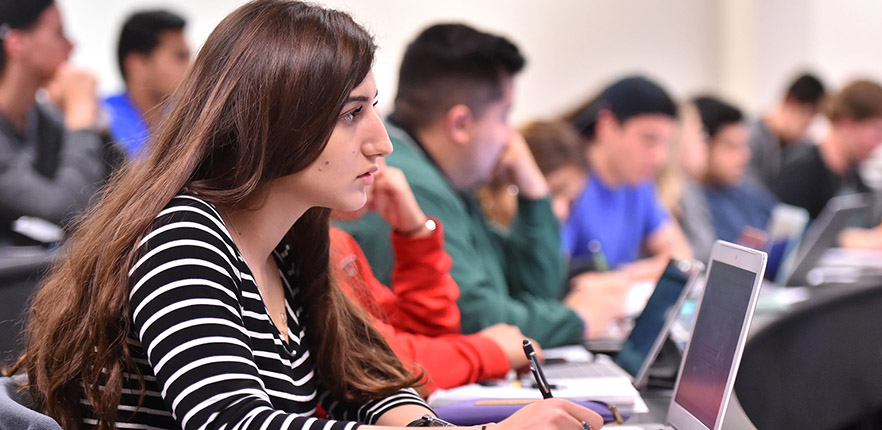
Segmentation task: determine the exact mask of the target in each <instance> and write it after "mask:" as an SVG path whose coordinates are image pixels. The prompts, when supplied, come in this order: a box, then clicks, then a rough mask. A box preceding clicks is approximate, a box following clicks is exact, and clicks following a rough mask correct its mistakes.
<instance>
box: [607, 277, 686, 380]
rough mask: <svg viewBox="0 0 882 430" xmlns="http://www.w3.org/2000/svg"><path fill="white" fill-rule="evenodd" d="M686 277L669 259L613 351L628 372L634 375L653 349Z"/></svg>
mask: <svg viewBox="0 0 882 430" xmlns="http://www.w3.org/2000/svg"><path fill="white" fill-rule="evenodd" d="M687 281H688V275H687V274H686V273H684V272H683V271H682V270H680V269H678V268H677V265H676V262H671V263H669V264H668V267H667V268H665V271H664V273H662V276H661V279H659V281H658V284H656V286H655V290H654V291H653V292H652V295H651V296H650V297H649V301H648V302H646V307H645V308H644V309H643V312H641V313H640V316H639V317H637V320H636V321H635V322H634V329H633V330H631V334H630V335H629V336H628V339H627V340H626V341H625V344H624V345H622V350H621V351H619V353H618V354H617V355H616V364H618V365H619V367H621V368H622V369H624V370H625V371H626V372H628V373H629V374H631V376H637V372H639V371H640V368H641V367H642V366H643V362H644V361H646V359H647V357H648V356H649V354H650V353H651V352H652V346H653V345H654V344H655V340H656V339H657V338H658V335H659V333H660V332H661V331H662V330H663V329H664V327H665V322H667V319H668V315H670V313H671V312H672V311H673V310H672V308H673V307H674V305H675V304H677V299H679V298H680V293H682V292H683V288H684V287H686V282H687Z"/></svg>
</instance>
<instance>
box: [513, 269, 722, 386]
mask: <svg viewBox="0 0 882 430" xmlns="http://www.w3.org/2000/svg"><path fill="white" fill-rule="evenodd" d="M703 267H704V265H703V264H701V263H699V262H693V261H685V260H671V261H670V262H668V266H667V267H666V268H665V271H664V272H663V273H662V276H661V278H659V281H658V283H657V284H656V286H655V289H654V290H653V292H652V295H650V297H649V300H648V301H647V302H646V306H645V307H644V309H643V312H641V314H640V316H639V317H637V319H636V320H635V322H634V328H633V329H631V333H630V334H629V335H628V338H627V339H626V340H625V342H624V344H622V347H621V350H620V351H619V352H618V354H617V355H616V358H615V360H614V361H613V359H611V358H609V357H608V356H606V355H600V354H596V355H594V360H593V361H591V362H587V363H586V362H569V363H552V362H550V361H546V364H545V365H544V366H543V370H544V373H545V376H546V377H547V378H548V380H549V382H550V383H551V384H555V383H556V382H557V381H558V380H563V379H578V378H593V377H610V376H623V377H627V378H628V379H629V380H630V381H631V383H632V384H633V385H634V386H635V387H636V388H642V387H644V386H646V384H647V382H648V380H649V369H650V367H651V365H652V363H653V362H654V361H655V359H656V357H657V356H658V353H659V351H660V350H661V348H662V345H664V342H665V340H666V339H667V338H668V333H669V332H670V329H671V326H672V325H673V323H674V321H675V320H676V318H677V315H678V313H679V310H680V307H681V306H682V305H683V302H684V301H685V300H686V297H687V296H688V294H689V292H690V291H691V290H692V287H693V285H694V284H695V282H696V280H697V279H700V278H701V276H700V275H701V273H702V269H703ZM529 376H530V375H527V377H529Z"/></svg>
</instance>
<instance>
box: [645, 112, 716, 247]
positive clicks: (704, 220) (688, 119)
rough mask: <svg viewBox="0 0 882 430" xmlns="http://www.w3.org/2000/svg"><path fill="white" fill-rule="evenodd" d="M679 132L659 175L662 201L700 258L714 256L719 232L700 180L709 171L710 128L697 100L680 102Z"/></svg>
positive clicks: (658, 184) (656, 179)
mask: <svg viewBox="0 0 882 430" xmlns="http://www.w3.org/2000/svg"><path fill="white" fill-rule="evenodd" d="M678 111H679V114H680V115H679V116H680V123H679V129H678V132H677V136H676V137H675V138H674V140H673V141H672V143H671V146H670V148H669V150H668V157H667V160H666V161H665V164H664V166H663V167H662V169H661V170H660V171H659V173H658V175H656V177H655V183H656V187H657V188H658V196H659V201H661V203H662V205H664V206H665V208H667V209H668V211H669V212H670V213H671V216H673V217H674V218H675V219H676V220H677V223H678V224H679V225H680V228H681V229H682V230H683V235H684V236H686V240H687V241H689V247H690V248H692V252H693V253H694V254H695V258H696V259H697V260H699V261H707V259H708V258H710V252H711V248H712V247H713V243H714V240H716V234H715V233H714V226H713V224H712V220H711V213H710V208H709V207H708V205H707V198H705V195H704V190H703V189H702V187H701V184H700V181H701V179H702V178H704V176H705V172H706V171H707V162H708V160H707V152H708V148H707V138H708V136H707V131H706V130H705V127H704V125H703V124H702V123H701V116H700V115H699V113H698V109H696V107H695V104H693V103H691V102H686V103H683V104H681V105H680V107H679V109H678Z"/></svg>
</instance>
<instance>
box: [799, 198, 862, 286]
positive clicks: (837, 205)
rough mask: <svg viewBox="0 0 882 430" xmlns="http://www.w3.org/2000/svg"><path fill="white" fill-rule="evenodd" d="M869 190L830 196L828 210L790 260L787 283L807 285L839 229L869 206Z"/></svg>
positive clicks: (825, 209)
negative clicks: (811, 271) (863, 192)
mask: <svg viewBox="0 0 882 430" xmlns="http://www.w3.org/2000/svg"><path fill="white" fill-rule="evenodd" d="M868 200H869V199H868V196H867V195H866V194H850V195H845V196H838V197H834V198H832V199H830V201H829V202H827V206H824V210H823V211H821V214H820V215H818V218H816V219H815V220H814V221H813V222H812V224H811V225H810V226H809V228H808V230H806V232H805V235H804V236H803V239H802V243H801V244H800V245H799V248H798V249H797V252H795V253H794V256H793V261H787V262H786V264H785V265H784V267H782V270H784V271H785V272H784V279H785V280H786V282H785V285H800V286H804V285H807V281H808V280H807V279H806V275H808V272H809V270H811V269H812V268H813V267H814V266H815V265H816V264H817V262H818V260H820V259H821V256H823V255H824V252H825V251H827V249H829V248H830V247H832V246H833V245H835V244H836V240H837V238H838V237H839V233H840V232H841V231H842V230H843V229H845V228H846V227H848V226H849V223H851V221H852V220H853V219H854V218H855V217H856V216H857V215H859V214H861V213H862V212H864V211H865V210H866V209H867V208H868V207H869V202H868Z"/></svg>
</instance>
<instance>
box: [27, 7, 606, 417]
mask: <svg viewBox="0 0 882 430" xmlns="http://www.w3.org/2000/svg"><path fill="white" fill-rule="evenodd" d="M375 49H376V48H375V45H374V43H373V40H372V38H371V36H370V35H369V34H368V33H367V32H366V31H365V30H364V29H363V28H362V27H360V26H359V25H358V24H356V23H355V22H354V21H353V20H352V18H351V17H350V16H348V15H346V14H345V13H342V12H338V11H334V10H329V9H324V8H320V7H317V6H314V5H311V4H306V3H300V2H293V1H285V0H258V1H254V2H250V3H247V4H245V5H244V6H241V7H240V8H238V9H236V10H235V11H234V12H232V13H231V14H230V15H229V16H227V17H226V18H225V19H224V20H223V21H221V23H220V24H218V26H217V28H215V30H214V31H213V32H212V33H211V35H209V37H208V39H207V40H206V42H205V45H204V46H203V48H202V49H201V50H200V53H199V55H198V57H197V58H196V61H195V63H194V65H193V67H192V68H191V69H190V72H189V73H188V74H187V76H186V77H185V79H184V81H183V83H182V84H181V86H180V87H179V88H178V90H177V91H176V92H175V95H174V96H173V101H172V103H171V105H170V106H171V110H170V111H169V113H168V119H167V120H165V121H163V122H162V125H161V126H160V128H159V130H158V131H157V133H156V137H155V140H154V141H153V142H154V143H153V144H154V145H155V150H153V151H150V152H149V155H148V156H147V157H146V158H145V159H143V160H142V161H140V162H138V163H128V164H127V165H126V167H125V169H126V170H125V171H123V172H122V173H121V175H120V176H119V177H118V179H117V181H115V182H114V184H113V185H112V186H111V187H110V189H109V190H108V191H107V192H106V194H105V195H104V197H103V199H102V201H101V202H100V203H99V204H98V205H97V206H96V207H95V208H94V209H93V210H92V211H91V212H90V214H89V216H88V217H87V218H86V220H85V221H84V222H83V223H82V224H81V226H80V227H79V228H78V230H77V231H76V233H75V234H74V236H73V237H72V238H71V240H70V241H68V242H67V244H66V247H67V249H66V251H67V252H65V253H64V254H63V255H64V258H62V259H61V260H60V261H59V262H58V264H57V265H56V266H55V267H54V268H53V270H52V271H51V272H50V273H49V274H48V277H47V280H46V283H45V284H44V285H43V286H42V287H41V289H40V290H39V292H38V294H37V297H36V298H35V300H34V304H33V307H32V310H31V319H30V322H29V327H28V347H27V352H26V354H25V356H24V357H23V360H24V362H25V364H26V368H27V374H28V378H29V379H30V388H31V393H32V394H33V396H34V399H35V400H36V404H37V405H38V407H40V408H41V409H43V410H45V411H46V412H47V413H48V414H49V415H50V416H52V417H53V418H55V419H56V420H57V421H58V422H59V423H60V424H61V426H62V427H63V428H69V429H73V428H95V427H98V428H118V427H123V428H125V427H129V428H131V427H148V426H149V427H155V428H164V429H203V428H228V429H232V428H243V429H245V428H247V429H257V428H259V429H266V430H275V429H307V428H313V429H316V428H321V429H332V430H344V429H346V430H348V429H352V428H355V427H356V426H357V425H358V423H364V424H368V425H367V426H365V427H362V428H363V429H365V430H367V429H372V428H373V429H377V430H381V429H383V430H385V429H390V428H394V427H403V426H405V425H406V424H408V423H410V422H412V421H413V420H415V419H418V418H419V417H420V416H422V415H423V414H431V410H430V409H429V408H428V406H427V405H426V404H425V402H424V401H423V400H422V399H420V398H419V396H418V395H417V394H416V393H415V392H413V390H411V387H412V386H413V385H414V384H415V381H416V378H415V377H414V376H413V375H412V374H411V373H410V372H409V371H408V370H407V369H406V368H405V367H404V366H403V365H402V363H401V362H400V360H398V359H397V358H396V356H395V355H394V354H393V352H392V350H391V348H389V346H388V344H387V343H386V342H385V341H384V340H383V338H382V336H381V334H380V333H379V332H378V331H377V330H376V329H375V328H373V326H372V324H371V322H370V320H369V318H368V316H367V315H366V314H365V313H364V311H363V310H362V309H361V308H360V307H358V306H356V305H354V304H353V303H352V302H351V301H350V300H349V299H348V298H347V297H346V295H345V293H344V292H343V291H342V290H341V289H340V288H339V287H338V286H337V284H336V282H334V278H333V274H332V272H331V271H330V266H329V242H330V235H329V217H330V210H329V208H333V209H339V210H348V211H351V210H355V209H358V208H359V207H361V206H363V205H364V203H365V187H366V186H367V185H368V184H370V183H371V182H372V181H373V173H375V172H376V171H377V169H378V166H377V164H376V163H377V161H378V159H379V158H381V157H383V156H385V155H387V154H388V153H389V152H390V151H391V150H392V147H391V145H390V142H389V138H388V136H387V134H386V130H385V128H384V127H383V123H382V121H381V120H380V118H379V116H378V113H377V111H376V109H375V108H374V106H373V105H374V100H375V99H376V97H377V87H376V84H375V80H374V77H373V74H372V72H371V67H372V65H373V60H374V52H375ZM206 88H209V89H211V91H209V90H206ZM254 94H262V95H264V96H263V97H253V95H254ZM304 101H308V103H304ZM292 123H293V124H298V125H299V126H298V127H290V126H289V125H290V124H292ZM60 297H64V298H65V300H59V298H60ZM319 404H321V405H322V406H323V408H324V410H325V411H326V412H327V414H328V417H329V418H327V419H325V418H318V417H315V416H314V415H315V413H316V410H317V407H318V405H319ZM583 421H587V422H588V423H590V425H591V426H593V427H595V428H599V427H600V426H601V425H602V422H601V421H602V420H601V418H600V416H599V415H597V414H594V413H593V412H591V411H589V410H588V409H586V408H582V407H580V406H577V405H575V404H573V403H570V402H566V401H564V400H558V401H555V402H547V401H546V402H541V403H536V404H534V405H528V406H526V407H524V408H523V409H521V410H519V411H518V412H516V413H515V414H514V415H512V416H511V417H510V418H509V419H507V420H504V421H502V422H500V423H499V424H498V425H497V426H496V428H497V429H499V430H514V429H533V428H537V426H540V425H546V424H550V425H549V428H553V429H555V430H557V429H560V430H564V429H570V428H573V427H576V426H578V425H579V423H580V422H583ZM539 423H541V424H539Z"/></svg>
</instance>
